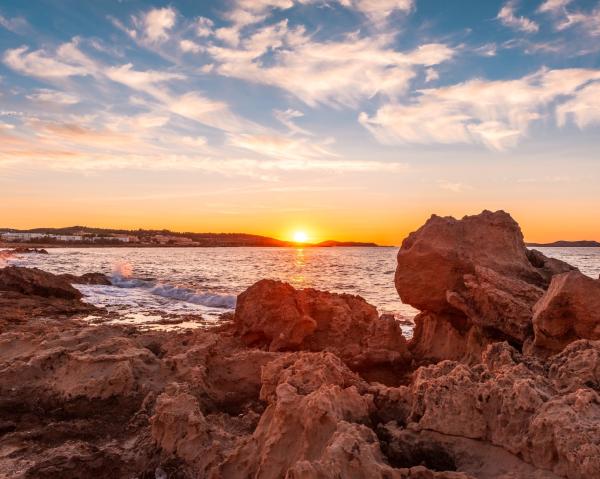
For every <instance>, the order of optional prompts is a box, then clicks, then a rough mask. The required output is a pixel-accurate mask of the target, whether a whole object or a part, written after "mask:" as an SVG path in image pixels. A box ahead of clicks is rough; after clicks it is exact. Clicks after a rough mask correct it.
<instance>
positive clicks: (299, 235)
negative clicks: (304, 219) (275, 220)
mask: <svg viewBox="0 0 600 479" xmlns="http://www.w3.org/2000/svg"><path fill="white" fill-rule="evenodd" d="M307 241H308V235H307V234H306V232H305V231H296V232H294V242H295V243H306V242H307Z"/></svg>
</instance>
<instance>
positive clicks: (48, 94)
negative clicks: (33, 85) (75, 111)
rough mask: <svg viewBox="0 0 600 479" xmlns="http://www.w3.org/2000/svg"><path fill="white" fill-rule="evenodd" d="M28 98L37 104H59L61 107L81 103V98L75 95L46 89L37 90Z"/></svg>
mask: <svg viewBox="0 0 600 479" xmlns="http://www.w3.org/2000/svg"><path fill="white" fill-rule="evenodd" d="M27 98H28V99H29V100H32V101H36V102H43V103H57V104H60V105H74V104H76V103H79V98H78V97H77V96H75V95H71V94H69V93H65V92H62V91H56V90H48V89H46V88H41V89H39V90H36V91H35V92H33V93H31V94H29V95H27Z"/></svg>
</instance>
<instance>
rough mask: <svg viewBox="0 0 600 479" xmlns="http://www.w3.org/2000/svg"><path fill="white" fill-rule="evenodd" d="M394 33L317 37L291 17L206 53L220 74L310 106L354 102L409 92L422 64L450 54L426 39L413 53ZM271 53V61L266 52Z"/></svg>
mask: <svg viewBox="0 0 600 479" xmlns="http://www.w3.org/2000/svg"><path fill="white" fill-rule="evenodd" d="M392 39H393V38H392V37H391V36H389V35H377V36H371V37H361V36H358V35H356V34H350V35H348V36H347V37H346V38H344V39H343V40H342V41H337V42H333V41H330V42H318V41H315V40H313V39H312V38H311V37H310V36H309V35H308V34H307V33H306V31H305V29H304V28H302V27H295V28H289V27H288V22H287V21H282V22H279V23H278V24H275V25H270V26H268V27H264V28H261V29H258V30H256V31H255V32H254V33H253V34H252V35H250V36H248V37H247V38H245V39H243V40H242V41H241V43H240V46H239V47H238V48H230V47H226V46H217V45H212V46H209V47H208V48H207V52H208V53H209V54H210V55H211V56H212V57H213V59H214V61H215V71H216V72H217V73H219V74H220V75H223V76H227V77H233V78H238V79H242V80H246V81H251V82H255V83H262V84H266V85H270V86H275V87H278V88H281V89H282V90H285V91H287V92H289V93H290V94H292V95H294V96H296V97H298V98H299V99H300V100H302V101H303V102H304V103H306V104H308V105H310V106H316V105H318V104H326V105H329V106H335V107H355V106H357V105H358V103H359V102H360V101H362V100H365V99H369V98H372V97H374V96H375V95H378V94H382V95H386V96H389V97H395V96H398V95H400V94H402V93H404V92H406V91H407V89H408V86H409V83H410V81H411V80H412V79H413V78H414V76H415V69H416V68H418V67H419V66H432V65H436V64H439V63H442V62H444V61H447V60H449V59H451V58H452V57H453V55H454V51H453V49H452V48H451V47H449V46H447V45H444V44H439V43H432V44H425V45H421V46H419V47H417V48H416V49H414V50H412V51H409V52H398V51H396V50H395V49H393V48H392V47H391V45H390V43H391V41H392ZM267 52H269V53H270V54H271V55H272V57H271V59H270V61H269V62H268V63H266V62H264V61H263V59H262V56H263V55H264V54H266V53H267Z"/></svg>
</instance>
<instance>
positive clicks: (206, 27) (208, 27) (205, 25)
mask: <svg viewBox="0 0 600 479" xmlns="http://www.w3.org/2000/svg"><path fill="white" fill-rule="evenodd" d="M213 25H214V23H213V21H212V20H211V19H210V18H206V17H198V19H197V20H196V35H198V36H199V37H201V38H202V37H208V36H210V35H212V33H213Z"/></svg>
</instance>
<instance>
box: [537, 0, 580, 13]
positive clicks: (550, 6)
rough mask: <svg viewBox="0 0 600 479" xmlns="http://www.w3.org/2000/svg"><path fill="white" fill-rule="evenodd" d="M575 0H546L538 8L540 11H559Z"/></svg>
mask: <svg viewBox="0 0 600 479" xmlns="http://www.w3.org/2000/svg"><path fill="white" fill-rule="evenodd" d="M572 1H573V0H545V1H544V2H543V3H542V4H541V5H540V6H539V8H538V12H552V13H555V12H559V11H561V10H564V9H565V7H566V6H567V5H569V3H571V2H572Z"/></svg>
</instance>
